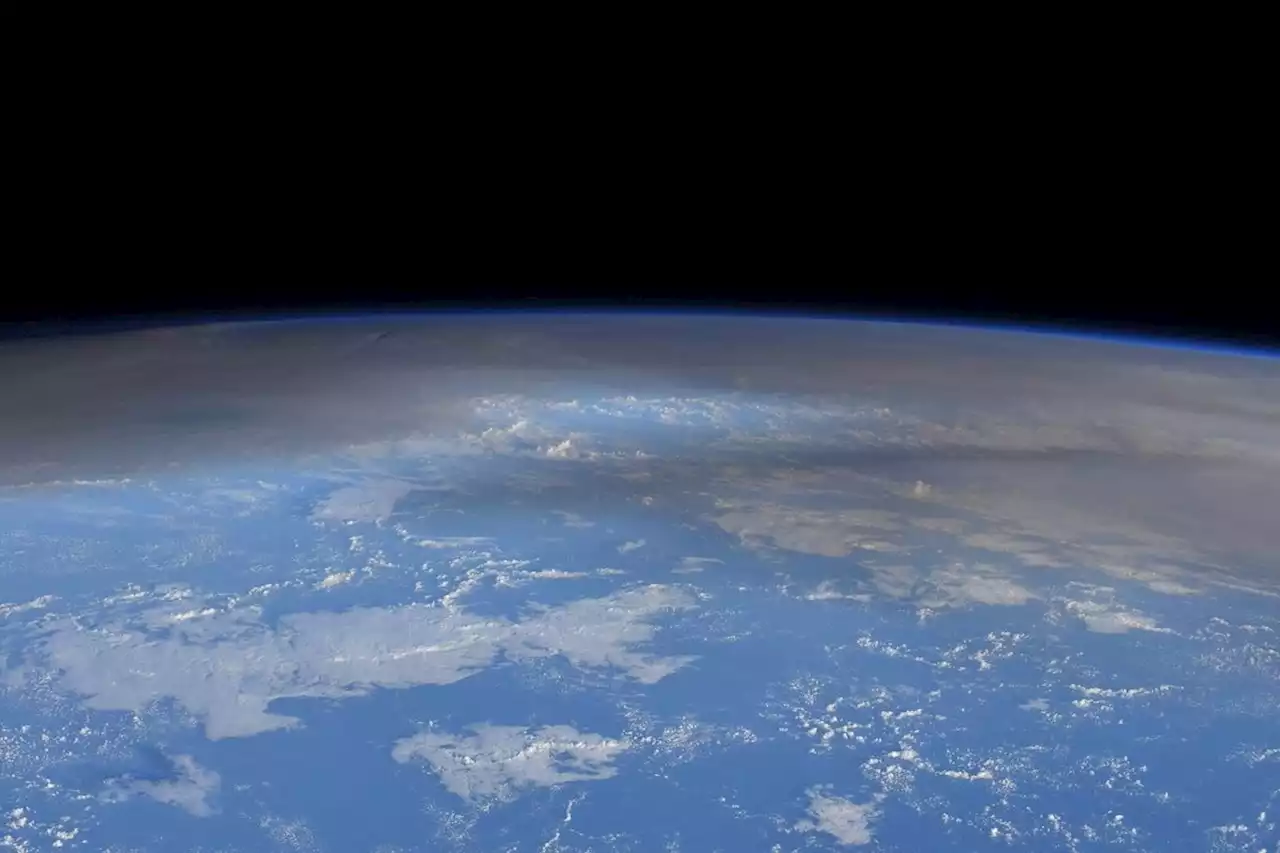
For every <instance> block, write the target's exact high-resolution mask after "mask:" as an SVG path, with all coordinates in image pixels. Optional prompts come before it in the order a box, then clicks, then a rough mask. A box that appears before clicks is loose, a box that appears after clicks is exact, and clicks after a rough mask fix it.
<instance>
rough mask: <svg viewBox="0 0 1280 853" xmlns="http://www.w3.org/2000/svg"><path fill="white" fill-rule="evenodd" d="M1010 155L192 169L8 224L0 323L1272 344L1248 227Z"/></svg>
mask: <svg viewBox="0 0 1280 853" xmlns="http://www.w3.org/2000/svg"><path fill="white" fill-rule="evenodd" d="M615 168H621V167H615ZM1006 171H1007V172H1008V175H1012V174H1013V172H1014V170H1012V169H1008V170H1006ZM1008 175H1006V179H1004V180H1003V183H998V182H995V181H994V180H991V181H988V180H987V179H986V178H982V179H981V180H979V179H977V178H975V179H974V180H973V182H972V184H971V185H968V186H960V187H957V186H942V185H938V184H936V183H935V182H932V179H931V178H930V177H928V176H926V177H925V178H922V179H919V180H917V181H915V182H912V183H901V184H899V183H898V182H897V181H896V179H892V178H889V177H886V178H883V179H879V180H877V181H871V182H869V183H868V184H867V185H866V187H864V188H863V189H865V191H866V195H865V197H864V196H863V195H858V194H857V193H856V192H854V191H853V190H848V193H847V194H841V193H837V191H836V189H837V186H838V185H837V184H832V186H831V187H830V188H829V191H828V188H826V187H825V186H823V185H821V184H820V183H818V177H817V175H816V174H810V175H807V176H806V175H798V176H797V177H796V179H795V181H796V186H795V187H793V188H783V189H779V188H778V187H776V186H773V187H771V188H770V189H769V190H768V191H764V190H761V191H759V192H756V191H755V189H754V188H753V185H751V184H745V185H744V186H743V187H739V188H738V189H737V191H736V192H734V193H711V192H710V191H709V190H707V189H706V188H705V187H704V188H702V189H700V190H699V191H696V192H695V191H692V190H688V189H684V190H682V189H681V188H680V187H681V184H680V183H679V182H673V181H672V180H670V179H668V180H667V181H666V182H665V183H659V184H658V185H657V186H656V187H651V188H648V189H645V190H644V191H643V192H642V191H641V190H642V188H640V187H638V184H640V183H643V181H641V180H639V179H636V180H632V181H629V182H626V181H615V182H614V183H609V181H610V180H613V179H611V178H606V179H604V180H605V183H604V184H603V185H602V187H601V188H600V189H598V190H597V191H595V192H591V193H587V192H583V191H581V188H580V185H581V184H583V183H584V182H585V178H584V177H583V176H582V175H578V176H577V177H576V178H575V182H574V183H573V184H572V187H573V192H572V193H570V192H568V191H567V190H566V191H565V192H563V193H557V192H556V186H555V180H556V178H555V176H554V175H552V176H550V177H547V178H546V179H545V180H544V181H543V182H542V183H541V184H540V185H538V186H521V185H509V184H504V183H502V182H501V181H488V182H481V183H478V184H477V185H476V186H475V187H474V188H471V190H470V191H469V192H463V191H461V190H460V188H459V186H458V183H459V182H461V183H465V181H462V180H461V179H460V178H457V177H456V176H455V178H454V179H452V182H451V183H449V185H448V186H449V192H448V193H447V195H445V196H443V197H442V198H441V199H438V200H437V199H434V198H431V197H428V196H423V197H422V200H421V201H420V202H419V201H418V200H417V197H410V196H408V195H407V194H405V193H402V192H399V191H398V190H397V189H396V187H394V186H391V185H386V184H380V183H378V178H377V177H370V179H369V180H370V183H371V188H367V189H366V190H365V191H363V192H357V193H352V192H347V191H343V192H342V193H338V192H337V191H336V190H335V191H334V193H335V194H334V195H333V196H328V195H326V192H327V191H328V190H329V189H331V187H330V186H329V185H328V184H320V185H318V186H315V187H312V191H311V192H310V193H309V194H303V195H292V196H289V197H288V201H281V200H280V199H281V197H282V196H281V195H280V191H279V190H278V189H277V190H275V191H273V194H270V197H268V194H265V191H261V190H254V191H251V192H247V193H243V194H240V193H237V192H235V190H236V189H237V188H239V189H243V188H244V187H245V185H246V184H245V182H244V181H241V182H240V183H239V184H233V185H232V188H231V189H227V190H224V191H219V192H216V193H214V192H212V191H211V190H210V188H209V187H208V186H205V185H203V184H202V183H201V182H199V181H195V182H191V183H185V184H184V183H180V184H178V185H177V186H176V188H175V189H173V191H172V192H170V193H169V194H168V195H166V196H164V198H167V199H168V201H167V202H166V203H163V204H151V203H150V202H152V201H155V200H156V193H155V190H154V189H153V188H151V189H147V190H146V196H145V198H144V199H142V200H141V201H139V200H138V199H132V200H131V199H124V200H121V201H119V203H118V204H117V202H116V201H115V200H112V201H103V202H95V203H94V204H92V205H90V206H88V207H86V208H85V209H84V210H83V211H79V210H78V209H77V210H73V211H72V212H71V213H65V214H62V215H60V217H59V218H56V219H55V220H52V221H40V222H37V221H34V220H33V221H32V222H27V223H24V224H23V225H22V226H20V227H19V228H17V229H15V230H14V231H12V232H11V234H10V237H9V240H8V243H7V245H8V247H9V252H8V254H7V256H6V258H5V259H4V262H3V267H2V268H3V270H4V272H5V280H6V284H5V287H4V293H5V299H4V301H3V304H2V305H0V335H10V336H11V335H32V334H50V333H58V332H60V331H65V330H75V329H82V330H84V329H92V328H101V327H103V326H108V327H114V326H118V325H120V324H126V325H132V324H138V323H141V324H152V323H165V322H198V321H202V320H207V319H211V318H237V319H244V318H256V317H262V316H279V315H295V314H298V313H347V312H362V311H383V310H387V311H394V310H406V309H426V310H431V309H472V308H481V309H495V308H504V309H509V308H517V309H525V308H534V309H545V310H554V309H564V308H570V309H615V308H620V309H626V310H646V309H663V310H686V309H695V310H708V311H721V310H740V311H751V312H761V311H763V312H795V313H801V314H810V315H812V314H822V315H847V316H865V317H892V318H901V319H924V320H930V321H959V322H977V323H981V322H997V323H1005V324H1016V325H1029V326H1039V327H1049V328H1062V327H1066V328H1069V329H1073V330H1080V331H1099V332H1119V333H1136V334H1156V335H1162V336H1171V337H1179V338H1184V339H1189V340H1204V341H1212V342H1218V343H1227V344H1239V345H1244V346H1248V345H1263V346H1280V322H1278V321H1277V315H1276V314H1275V313H1274V312H1273V311H1272V310H1271V309H1270V308H1269V307H1268V306H1269V304H1270V303H1269V300H1270V299H1271V292H1272V291H1273V290H1274V285H1273V284H1272V283H1271V282H1270V278H1271V274H1270V272H1268V270H1269V267H1267V266H1263V267H1259V266H1258V265H1257V264H1256V263H1255V261H1256V258H1253V256H1252V254H1251V252H1250V251H1249V246H1250V243H1251V241H1253V240H1254V237H1251V236H1249V234H1241V233H1240V232H1239V231H1238V230H1236V229H1235V228H1234V227H1228V226H1229V225H1230V223H1227V224H1223V225H1215V224H1214V222H1213V221H1212V217H1209V216H1207V215H1200V214H1198V213H1197V215H1196V216H1194V217H1192V218H1189V219H1188V218H1187V217H1186V216H1185V215H1184V214H1185V213H1186V211H1187V210H1188V209H1189V207H1188V205H1186V204H1181V203H1178V204H1175V203H1173V202H1172V201H1169V200H1168V199H1167V198H1164V197H1159V198H1156V199H1155V200H1148V201H1145V202H1143V203H1142V204H1141V205H1136V206H1135V205H1134V204H1127V205H1117V204H1114V203H1113V202H1114V201H1115V200H1114V199H1111V198H1108V197H1106V196H1105V195H1090V194H1089V193H1088V192H1083V191H1082V192H1076V193H1074V194H1065V195H1064V193H1065V192H1066V191H1065V190H1063V188H1062V187H1061V186H1054V185H1050V184H1046V185H1036V186H1035V187H1034V188H1033V189H1034V192H1033V191H1032V190H1031V189H1027V190H1025V191H1023V192H1021V193H1016V192H1014V191H1013V190H1012V189H1011V186H1012V185H1013V184H1014V183H1016V181H1014V180H1013V178H1011V177H1008ZM252 176H253V178H255V179H264V177H265V176H264V175H263V174H262V173H261V172H255V173H253V175H252ZM683 176H684V175H683V173H682V177H683ZM349 177H350V176H349ZM771 180H772V181H773V182H774V183H784V182H785V181H784V180H783V176H782V175H781V174H778V175H774V176H772V179H771ZM211 181H212V179H207V180H206V181H205V182H204V183H209V182H211ZM984 182H985V183H984ZM1065 182H1066V181H1065V180H1064V181H1062V183H1065ZM1091 186H1093V187H1096V186H1098V182H1097V181H1095V182H1094V184H1092V185H1091ZM463 189H465V188H463ZM841 192H842V193H843V192H844V190H842V191H841ZM1032 196H1034V199H1035V200H1034V201H1026V200H1025V199H1026V198H1030V197H1032ZM1020 198H1021V199H1023V201H1019V199H1020ZM459 199H461V201H460V200H459ZM712 199H714V200H712ZM1255 230H1256V229H1255ZM1254 236H1256V235H1254Z"/></svg>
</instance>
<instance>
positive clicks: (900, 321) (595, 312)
mask: <svg viewBox="0 0 1280 853" xmlns="http://www.w3.org/2000/svg"><path fill="white" fill-rule="evenodd" d="M458 316H466V317H477V318H484V317H504V318H516V317H518V318H521V319H526V318H527V319H533V318H538V317H612V318H621V317H672V318H690V319H694V318H708V319H724V320H735V319H741V320H797V321H808V322H815V323H863V324H867V325H884V326H911V327H915V328H919V329H948V330H958V331H969V332H998V333H1004V334H1015V335H1028V336H1032V337H1037V338H1055V339H1058V340H1067V341H1077V342H1080V343H1103V344H1112V345H1117V346H1127V347H1138V348H1148V349H1165V350H1178V351H1183V352H1191V353H1199V354H1203V355H1216V356H1225V357H1231V358H1254V359H1263V360H1272V359H1275V360H1280V349H1272V348H1269V347H1266V346H1262V345H1260V344H1255V345H1250V346H1232V345H1228V344H1221V343H1217V342H1215V341H1213V340H1194V339H1180V338H1178V337H1174V336H1161V335H1159V334H1152V335H1143V334H1139V333H1123V332H1118V333H1109V332H1092V331H1087V330H1076V329H1072V328H1070V327H1069V326H1068V327H1051V326H1048V327H1041V326H1039V325H1037V324H1036V323H1034V322H1031V323H1026V324H1021V325H1020V324H1016V323H1007V322H998V321H995V322H970V321H968V320H964V319H956V320H939V319H935V318H930V319H928V320H920V319H914V318H911V317H909V316H900V317H860V316H856V315H850V316H830V315H824V314H809V313H804V312H798V311H797V312H790V311H785V310H780V311H773V312H765V311H735V310H732V309H712V308H708V309H699V308H693V309H682V308H645V309H627V308H616V309H608V308H558V309H557V308H539V307H529V308H439V309H370V310H368V311H365V312H361V313H347V312H343V313H332V314H330V313H326V312H317V313H315V314H308V313H305V312H300V313H298V314H296V315H290V316H284V317H263V318H261V319H251V320H245V319H243V318H234V319H219V318H217V317H216V316H211V317H209V318H208V319H204V320H197V321H195V322H194V323H193V325H221V324H225V325H268V324H280V325H283V324H294V323H299V324H300V323H344V322H352V323H354V322H369V321H371V320H428V319H434V318H444V317H458Z"/></svg>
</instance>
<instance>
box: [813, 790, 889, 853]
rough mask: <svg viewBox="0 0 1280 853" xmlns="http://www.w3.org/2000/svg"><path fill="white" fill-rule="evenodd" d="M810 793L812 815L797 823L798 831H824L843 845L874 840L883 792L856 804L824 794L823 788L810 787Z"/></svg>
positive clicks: (854, 844) (853, 844)
mask: <svg viewBox="0 0 1280 853" xmlns="http://www.w3.org/2000/svg"><path fill="white" fill-rule="evenodd" d="M808 794H809V809H808V811H809V818H808V819H806V820H801V821H799V822H798V823H796V826H795V828H796V829H797V830H799V831H800V832H825V833H826V834H827V835H830V836H832V837H833V838H835V839H836V841H837V842H839V843H840V844H841V845H848V846H857V845H862V844H870V843H871V838H872V831H871V824H872V822H874V821H875V819H876V818H877V817H879V814H880V809H879V804H880V801H881V800H882V799H884V796H883V795H877V796H875V797H874V798H872V800H871V802H869V803H855V802H853V801H852V800H847V799H844V798H843V797H835V796H831V795H829V794H826V793H823V789H822V788H810V789H809V791H808Z"/></svg>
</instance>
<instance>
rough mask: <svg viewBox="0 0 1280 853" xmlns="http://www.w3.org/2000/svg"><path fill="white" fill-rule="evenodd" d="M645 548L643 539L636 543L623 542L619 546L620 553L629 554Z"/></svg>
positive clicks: (637, 540)
mask: <svg viewBox="0 0 1280 853" xmlns="http://www.w3.org/2000/svg"><path fill="white" fill-rule="evenodd" d="M643 547H644V540H643V539H636V540H635V541H634V542H623V543H622V544H621V545H619V546H618V553H619V554H629V553H631V552H632V551H637V550H639V549H640V548H643Z"/></svg>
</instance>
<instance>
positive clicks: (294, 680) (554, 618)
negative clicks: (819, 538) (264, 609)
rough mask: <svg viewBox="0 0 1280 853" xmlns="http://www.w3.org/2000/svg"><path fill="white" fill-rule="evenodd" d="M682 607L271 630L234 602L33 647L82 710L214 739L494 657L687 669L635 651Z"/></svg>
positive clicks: (304, 624)
mask: <svg viewBox="0 0 1280 853" xmlns="http://www.w3.org/2000/svg"><path fill="white" fill-rule="evenodd" d="M694 606H695V599H694V597H693V596H692V595H691V594H690V593H688V592H687V591H685V590H682V589H679V588H676V587H669V586H661V585H650V586H643V587H634V588H631V589H626V590H622V591H620V592H617V593H615V594H613V595H610V596H607V597H605V598H593V599H582V600H579V601H574V602H572V603H570V604H567V605H563V606H560V607H554V608H551V607H542V608H534V609H532V610H531V611H530V612H529V613H528V614H527V615H526V616H525V618H523V619H521V620H519V621H514V622H513V621H509V620H506V619H502V618H484V617H480V616H475V615H472V614H470V613H467V612H465V611H464V610H462V609H461V608H448V607H443V606H438V605H431V604H416V603H415V604H408V605H403V606H399V607H387V608H373V607H362V608H352V609H350V610H345V611H341V612H319V613H294V614H289V615H286V616H283V617H281V618H280V619H279V620H278V624H277V625H276V626H271V625H268V624H267V623H265V622H264V621H262V620H261V618H260V615H261V614H260V611H259V610H258V609H257V608H253V607H242V608H240V609H236V610H229V611H219V612H217V613H214V614H210V615H207V616H205V615H201V616H198V617H195V618H191V619H188V620H185V621H182V622H178V623H174V624H172V625H171V627H170V635H169V636H167V637H163V638H156V637H155V636H154V635H153V634H151V633H149V632H148V631H147V630H145V626H146V625H147V622H148V619H153V618H154V615H155V614H154V613H153V612H152V611H143V612H142V613H140V614H137V615H136V616H134V617H131V618H129V617H119V618H117V619H116V620H115V621H106V622H104V624H102V625H100V626H97V627H94V628H91V629H85V628H83V627H82V626H79V625H77V624H76V623H75V622H73V621H71V620H64V621H61V622H59V623H56V624H53V625H50V626H48V628H49V633H48V635H47V636H46V638H45V639H44V640H43V643H42V644H41V649H42V653H43V657H44V659H45V661H44V662H46V663H47V664H48V665H49V666H50V667H52V668H54V669H56V670H57V671H58V672H59V678H60V679H61V682H62V685H63V686H64V687H65V688H66V689H67V690H69V691H72V692H74V693H77V694H80V695H81V696H83V697H85V698H84V702H85V704H86V705H87V706H88V707H91V708H95V709H99V710H122V711H133V712H135V713H144V712H145V711H146V709H147V708H148V707H150V706H151V705H152V703H154V702H156V701H157V700H160V699H163V698H171V699H173V700H174V701H175V702H176V703H178V704H179V705H181V706H182V707H184V708H185V709H186V710H187V711H188V712H190V713H191V714H192V715H194V716H196V717H197V718H199V719H200V720H201V721H202V722H203V723H204V727H205V733H206V736H208V737H209V738H210V739H215V740H216V739H219V738H227V737H243V736H248V735H254V734H259V733H261V732H267V731H272V730H275V729H282V728H289V727H292V726H295V725H297V724H298V720H296V719H295V718H292V717H288V716H284V715H281V714H278V713H273V712H271V711H270V710H268V709H269V706H270V705H271V703H272V702H273V701H275V700H276V699H280V698H283V697H290V696H292V697H327V698H337V699H341V698H346V697H351V696H358V695H363V694H365V693H368V692H369V691H370V690H373V689H378V688H383V689H395V688H406V687H415V686H419V685H424V684H451V683H453V682H456V681H459V680H461V679H464V678H468V677H470V676H471V675H473V674H475V673H476V672H479V671H480V670H482V669H483V668H485V667H487V666H489V665H490V664H492V663H493V662H494V661H495V660H496V659H497V658H498V657H499V656H505V657H506V658H508V659H510V660H517V661H519V660H531V659H537V658H545V657H555V656H559V657H563V658H565V659H566V660H568V661H569V662H570V663H571V664H573V665H574V666H577V667H581V668H593V669H594V668H601V669H609V670H613V671H616V672H617V673H618V674H619V675H621V676H625V677H627V678H631V679H633V680H635V681H638V682H640V683H643V684H652V683H654V682H657V681H659V680H661V679H662V678H665V677H666V676H668V675H670V674H671V673H673V672H676V671H677V670H679V669H680V668H682V667H683V666H685V665H686V664H688V663H689V662H690V661H691V660H692V658H689V657H672V656H661V655H655V654H650V653H647V652H645V651H643V650H642V649H643V647H644V646H645V645H646V644H648V643H649V642H650V641H651V640H652V638H653V636H654V635H655V634H656V632H657V627H656V626H655V625H654V624H653V623H654V621H655V620H656V619H658V618H659V617H661V616H662V615H664V614H668V613H672V612H675V611H679V610H687V609H691V608H693V607H694ZM163 613H164V614H166V615H167V614H168V613H169V611H168V610H164V611H163ZM32 663H35V661H33V662H32Z"/></svg>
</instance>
